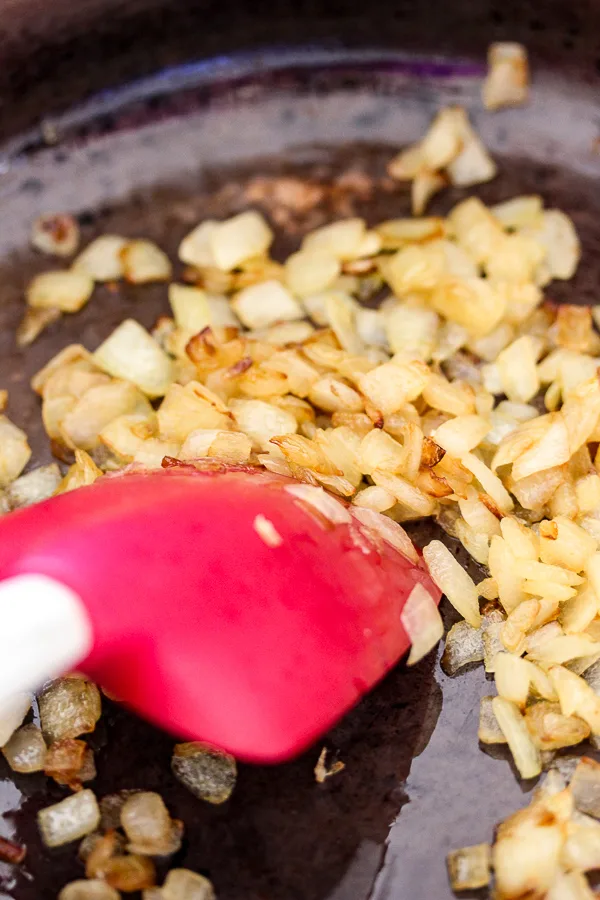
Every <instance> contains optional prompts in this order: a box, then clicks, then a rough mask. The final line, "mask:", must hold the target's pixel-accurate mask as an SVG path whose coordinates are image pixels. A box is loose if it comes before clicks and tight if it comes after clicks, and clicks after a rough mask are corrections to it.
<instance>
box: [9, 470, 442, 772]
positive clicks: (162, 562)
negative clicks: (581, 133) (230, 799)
mask: <svg viewBox="0 0 600 900" xmlns="http://www.w3.org/2000/svg"><path fill="white" fill-rule="evenodd" d="M296 484H297V483H295V482H291V481H290V480H289V479H284V478H280V477H278V476H273V475H269V474H264V473H261V474H257V473H255V472H253V471H252V470H227V471H218V472H213V473H206V472H198V471H197V470H196V469H194V468H193V467H191V466H190V467H185V468H174V469H170V470H169V469H167V470H162V471H158V472H152V473H147V474H146V473H139V474H135V473H133V474H128V475H125V476H119V477H104V478H102V479H101V480H100V481H98V482H97V483H96V484H95V485H93V486H91V487H89V488H83V489H81V490H78V491H73V492H71V493H68V494H64V495H61V496H59V497H55V498H53V499H51V500H49V501H47V502H46V503H42V504H39V505H38V506H35V507H31V508H29V509H28V510H24V511H23V512H22V513H18V514H15V515H14V516H11V517H8V519H9V520H12V521H10V522H9V521H8V520H7V521H6V526H8V525H10V529H9V528H8V527H7V529H6V532H5V534H4V536H5V540H2V538H3V531H2V528H3V526H4V522H1V523H0V576H2V577H6V576H8V575H14V574H18V573H20V572H38V573H42V574H46V575H50V576H52V577H54V578H57V579H59V580H61V581H63V582H64V583H65V584H67V585H68V586H70V587H72V588H73V589H74V590H75V591H77V593H78V594H79V595H80V596H81V597H82V599H83V602H84V604H85V606H86V608H87V610H88V613H89V616H90V619H91V621H92V625H93V631H94V636H95V639H94V646H93V649H92V651H91V653H90V654H89V656H88V658H87V659H85V660H82V662H81V666H79V668H80V669H81V670H82V671H84V672H85V673H87V674H88V675H89V676H90V677H91V678H93V679H94V680H96V681H98V682H99V683H100V684H102V685H103V686H105V687H106V688H107V689H108V690H109V691H110V692H112V693H114V694H115V695H116V696H118V697H120V698H121V699H122V700H123V701H124V702H125V703H127V704H128V705H129V706H131V707H132V708H134V709H135V710H137V711H138V712H139V713H141V714H142V715H144V716H146V717H147V718H149V719H151V720H153V721H154V722H156V723H158V724H160V725H162V726H164V727H165V728H167V729H169V730H171V731H172V732H174V733H175V734H177V735H178V736H181V737H187V738H192V739H198V740H204V741H207V742H209V743H212V744H214V745H216V746H219V747H222V748H224V749H226V750H228V751H230V752H231V753H233V754H234V755H235V756H237V757H239V758H242V759H247V760H255V761H263V762H266V761H270V762H271V761H278V760H282V759H284V758H287V757H289V756H291V755H293V754H294V753H297V752H299V751H300V750H301V749H303V748H304V747H305V746H306V745H307V744H309V743H310V742H311V741H313V740H314V739H315V738H316V737H317V736H318V735H319V734H320V733H322V732H323V731H325V730H326V729H327V728H329V727H330V726H331V725H332V724H333V723H334V722H335V721H336V720H337V719H338V718H339V717H340V716H341V715H342V714H343V713H344V712H345V711H346V710H347V709H349V708H350V707H351V706H352V705H353V704H354V703H355V702H356V701H357V700H358V699H359V697H360V696H361V695H362V694H363V693H365V692H366V691H368V690H369V689H370V688H371V687H372V686H373V685H374V684H375V683H376V682H377V681H378V680H379V679H380V678H381V677H382V676H383V675H384V674H385V672H386V671H387V670H388V669H389V668H390V667H391V666H393V665H394V664H395V663H396V662H397V661H398V659H399V658H400V657H401V655H402V654H403V653H404V651H405V650H406V649H407V647H408V645H409V640H408V638H407V635H406V633H405V632H404V629H403V627H402V625H401V622H400V613H401V610H402V606H403V604H404V602H405V601H406V598H407V597H408V595H409V594H410V591H411V590H412V588H413V587H414V585H415V584H416V583H417V582H421V583H422V584H423V585H424V586H425V587H426V588H427V590H429V591H430V593H431V594H432V595H433V596H434V597H435V598H436V599H439V592H438V591H437V589H436V588H435V587H434V585H433V583H432V582H431V580H430V578H429V576H428V575H427V573H426V571H425V569H424V567H423V566H422V564H418V565H415V564H414V562H411V561H409V560H408V559H407V558H406V557H405V556H404V555H402V554H401V553H399V552H398V551H397V550H396V549H395V548H394V547H392V546H391V544H390V543H388V542H387V541H386V540H383V539H381V538H378V537H377V536H376V534H375V533H374V532H373V531H372V530H371V529H367V528H365V527H364V526H363V525H362V524H360V523H359V522H358V520H356V519H355V518H354V517H353V515H352V513H351V512H350V510H349V509H348V508H347V507H346V505H345V504H344V503H342V502H338V501H337V500H334V501H333V502H334V503H335V504H336V505H337V506H336V508H337V509H338V510H339V515H337V516H336V515H333V516H328V515H327V514H323V512H322V511H320V510H319V509H318V508H317V507H316V506H315V504H314V503H311V502H306V499H301V498H299V497H298V496H297V494H296V493H294V492H292V491H290V490H289V488H290V487H291V486H293V485H296ZM314 490H317V491H318V490H319V489H316V488H315V489H314ZM326 496H328V495H326ZM315 499H317V500H318V495H315ZM318 505H319V504H318V502H317V506H318ZM332 518H333V519H336V518H337V519H338V520H339V521H337V522H334V521H332Z"/></svg>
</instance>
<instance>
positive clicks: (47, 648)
mask: <svg viewBox="0 0 600 900" xmlns="http://www.w3.org/2000/svg"><path fill="white" fill-rule="evenodd" d="M92 640H93V636H92V628H91V624H90V621H89V618H88V615H87V613H86V611H85V607H84V606H83V604H82V602H81V600H80V598H79V596H78V595H77V594H76V593H75V591H73V590H71V588H69V587H67V586H66V585H64V584H62V583H61V582H60V581H57V580H56V579H55V578H49V577H48V576H47V575H34V574H26V575H15V576H13V577H12V578H7V579H5V580H4V581H0V710H1V709H2V707H3V706H4V705H5V704H6V703H7V702H8V701H10V698H11V697H13V696H14V695H15V694H17V693H19V692H20V691H33V690H36V689H37V688H39V687H40V686H41V685H42V684H43V682H44V681H46V679H48V678H55V677H56V676H58V675H61V674H63V673H64V672H68V671H69V670H70V669H71V668H73V667H74V666H76V665H77V664H78V663H79V662H81V661H82V660H83V659H85V657H86V656H87V654H88V653H89V651H90V649H91V646H92Z"/></svg>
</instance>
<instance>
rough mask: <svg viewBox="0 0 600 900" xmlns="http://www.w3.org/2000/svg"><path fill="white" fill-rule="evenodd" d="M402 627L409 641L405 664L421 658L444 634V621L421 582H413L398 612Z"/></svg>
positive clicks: (413, 662) (415, 661)
mask: <svg viewBox="0 0 600 900" xmlns="http://www.w3.org/2000/svg"><path fill="white" fill-rule="evenodd" d="M400 621H401V623H402V627H403V628H404V630H405V631H406V634H407V636H408V637H409V638H410V641H411V645H412V646H411V648H410V653H409V655H408V659H407V665H409V666H412V665H414V664H415V663H417V662H419V660H421V659H423V657H424V656H426V655H427V654H428V653H429V652H430V651H431V650H433V648H434V647H435V646H436V645H437V643H438V642H439V641H440V639H441V638H442V636H443V634H444V623H443V622H442V617H441V616H440V612H439V610H438V608H437V604H436V602H435V600H434V599H433V597H432V596H431V594H430V593H429V591H428V590H426V589H425V588H424V587H423V585H422V584H419V583H417V584H415V586H414V587H413V589H412V591H411V592H410V594H409V595H408V598H407V600H406V603H405V604H404V607H403V609H402V612H401V613H400Z"/></svg>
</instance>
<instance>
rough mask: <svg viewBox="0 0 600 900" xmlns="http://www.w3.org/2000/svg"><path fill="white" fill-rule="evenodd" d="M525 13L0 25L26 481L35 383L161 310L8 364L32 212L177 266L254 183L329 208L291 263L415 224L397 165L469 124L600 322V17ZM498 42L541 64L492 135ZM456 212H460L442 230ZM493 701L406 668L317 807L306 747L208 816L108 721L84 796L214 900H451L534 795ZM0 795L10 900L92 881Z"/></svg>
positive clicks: (10, 305) (157, 306)
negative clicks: (483, 731) (434, 127)
mask: <svg viewBox="0 0 600 900" xmlns="http://www.w3.org/2000/svg"><path fill="white" fill-rule="evenodd" d="M523 6H524V5H521V4H516V3H515V4H506V3H505V4H502V5H500V4H498V5H497V6H494V5H492V4H486V3H477V4H470V3H464V2H462V3H458V4H457V3H453V4H451V5H450V4H448V5H446V4H444V3H442V2H440V3H434V4H431V3H429V4H427V5H425V4H421V5H420V6H419V5H418V4H417V3H414V5H413V3H409V2H396V3H393V4H377V3H375V4H373V3H371V4H369V6H368V9H367V8H364V7H362V6H361V7H359V6H358V4H352V3H349V2H348V0H338V2H337V3H334V2H333V0H330V2H328V3H325V4H321V5H320V10H319V11H318V12H317V11H316V9H314V10H313V9H312V8H311V6H310V5H309V4H297V3H296V4H294V5H293V7H292V6H291V5H290V6H289V7H288V5H287V4H285V3H283V2H282V0H278V2H276V3H269V4H264V5H262V4H259V3H257V2H254V3H252V4H248V6H247V7H245V6H242V7H238V5H237V4H234V3H227V2H223V0H220V2H219V3H218V4H217V3H216V2H215V3H213V4H212V5H211V4H206V3H205V4H202V5H198V6H193V7H190V6H189V5H188V4H184V3H179V2H174V3H170V4H163V3H161V2H158V0H157V2H154V3H151V2H147V0H137V3H126V4H119V3H118V2H117V0H112V2H108V0H106V2H95V3H91V2H90V3H83V4H82V3H80V4H78V5H77V6H75V5H72V4H69V3H67V2H66V0H65V2H62V0H61V2H58V0H55V2H54V3H53V4H52V18H51V19H49V18H48V14H47V13H46V12H45V11H44V10H45V7H43V6H42V5H41V3H40V4H39V5H38V3H37V0H36V2H34V0H18V2H15V3H14V5H13V6H12V7H11V9H10V15H9V11H8V10H5V11H4V12H0V26H1V28H2V29H3V36H2V41H3V43H2V48H3V51H4V53H3V56H4V60H3V66H2V67H0V83H2V88H3V91H2V101H3V103H2V106H1V107H0V131H1V134H2V137H3V141H4V143H3V147H2V148H0V198H1V206H0V210H1V211H2V219H1V226H0V254H1V261H0V292H1V296H0V386H2V387H8V388H9V389H10V392H11V405H10V410H9V412H10V415H11V417H13V418H14V420H15V421H17V422H18V423H19V424H21V425H23V426H24V427H25V428H26V429H27V431H28V433H29V434H30V435H31V440H32V445H33V447H34V456H35V459H34V460H33V463H34V464H39V463H40V462H45V461H48V460H49V452H48V448H47V444H46V441H45V440H44V438H43V435H42V432H41V429H40V424H39V408H38V401H37V399H36V398H35V397H34V395H33V394H32V392H31V391H30V389H29V387H28V380H29V377H30V376H31V374H32V373H33V372H34V371H35V370H36V369H37V368H39V367H40V366H41V365H42V364H43V363H44V362H45V361H46V360H47V359H48V358H49V357H50V356H51V355H52V354H53V353H55V352H56V351H57V350H58V349H60V348H61V347H63V346H65V345H66V344H67V343H70V342H72V341H75V340H77V341H81V342H82V343H84V344H86V346H89V347H90V348H93V347H94V346H96V345H97V344H98V343H99V341H100V340H102V339H103V338H104V337H105V336H106V335H107V334H108V333H109V332H110V331H111V330H112V329H113V328H114V326H115V325H116V324H117V323H118V322H120V321H121V320H122V319H123V318H125V317H126V316H127V315H134V316H135V317H136V318H139V319H140V320H141V321H142V322H144V324H146V325H151V324H152V323H153V321H154V320H155V319H156V317H157V316H158V315H159V314H161V313H164V312H166V311H167V304H166V295H165V290H164V287H161V286H158V287H148V288H143V289H142V288H135V289H134V288H128V287H124V288H123V289H122V290H120V292H119V293H118V294H113V293H111V292H110V291H109V290H108V289H101V290H99V291H97V293H96V295H95V297H94V299H93V301H92V302H91V303H90V304H89V306H88V307H87V308H86V309H84V310H83V311H82V312H81V313H79V314H78V315H76V316H72V317H66V318H65V320H64V321H63V322H61V323H59V324H57V325H56V326H54V327H53V328H51V329H50V330H49V331H48V332H47V333H46V334H45V335H44V336H43V337H42V338H41V339H40V340H39V341H38V342H36V344H34V345H33V347H31V348H29V350H28V351H27V352H26V353H25V354H21V353H19V352H17V351H16V350H15V348H14V329H15V326H16V324H17V323H18V321H19V318H20V315H21V313H22V290H23V286H24V284H25V283H26V281H27V280H28V279H29V278H30V277H31V275H32V273H34V272H35V271H39V270H41V269H42V268H44V267H47V265H48V263H47V261H45V260H42V259H40V258H39V257H36V256H34V255H33V254H31V253H30V252H29V251H28V250H27V246H26V245H27V231H28V227H29V223H30V222H31V219H32V218H33V217H34V216H35V215H37V214H39V213H41V212H43V211H64V210H71V211H74V212H76V213H77V214H78V215H79V218H80V221H81V223H82V226H83V230H84V235H85V238H86V239H89V238H90V237H91V236H93V235H94V234H96V233H100V232H106V231H108V230H112V231H116V232H118V233H123V234H126V235H132V236H133V235H148V236H150V237H154V238H155V239H157V240H158V241H159V242H160V243H161V245H162V246H164V247H165V248H167V249H168V250H169V251H170V252H171V253H172V254H173V257H174V250H175V248H176V247H177V244H178V242H179V240H180V238H181V236H182V235H183V234H184V233H185V231H186V230H189V228H190V227H191V225H192V224H194V223H195V222H196V221H198V220H199V219H200V218H201V217H203V216H208V215H228V214H230V213H232V212H235V211H236V210H238V209H240V208H242V207H244V205H245V204H246V203H247V199H248V195H249V194H248V191H249V190H251V187H252V185H253V184H254V185H255V182H253V179H254V178H255V176H256V175H264V174H268V175H270V176H276V175H277V174H278V173H283V172H292V173H294V174H295V175H297V176H298V177H301V178H304V179H308V180H309V181H311V183H318V184H320V185H322V187H323V194H322V201H321V203H320V204H319V206H318V208H317V209H316V210H313V211H311V212H310V213H307V214H298V215H294V216H292V218H291V219H290V220H288V221H287V223H286V230H285V233H284V235H283V236H282V237H281V238H280V239H279V243H278V246H277V248H276V250H277V252H279V253H281V252H285V251H287V250H289V248H290V247H292V246H294V245H295V243H296V242H297V241H298V239H299V236H300V234H301V232H302V230H303V229H305V228H311V227H314V226H315V225H316V224H319V222H320V221H324V220H325V219H328V218H330V217H332V216H343V215H349V214H353V213H358V214H361V215H365V216H367V218H369V219H370V220H372V221H376V220H380V219H382V218H384V217H389V216H391V215H403V214H406V213H407V211H408V198H407V194H406V191H405V189H404V188H392V187H391V186H390V185H389V183H388V182H387V179H386V177H385V163H386V161H387V160H388V159H389V157H390V154H391V152H392V150H393V149H394V148H396V147H397V146H399V145H400V144H402V143H405V142H407V141H410V140H414V139H415V138H416V137H418V136H419V135H420V134H421V133H422V132H423V130H424V128H425V126H426V123H427V122H428V120H429V118H430V116H431V114H432V112H433V111H434V110H435V109H436V108H437V107H438V106H439V105H441V104H442V103H447V102H460V103H463V104H464V105H466V106H467V107H468V108H469V110H470V111H471V114H472V116H473V118H474V120H475V123H476V126H477V128H478V130H479V131H480V132H481V134H482V135H483V137H484V139H485V140H486V143H487V144H488V145H489V146H490V147H491V149H492V150H493V152H494V154H495V155H496V156H497V158H498V159H499V161H500V162H501V170H502V174H501V176H500V177H499V178H498V179H497V180H496V181H495V182H494V183H492V184H491V185H487V186H485V187H484V188H483V189H482V190H481V191H480V192H479V193H480V195H481V196H482V197H483V199H484V200H486V201H494V200H498V199H503V198H506V197H509V196H511V195H513V194H514V193H517V192H524V191H529V192H532V191H536V192H540V193H542V194H543V195H544V197H545V199H546V201H547V202H548V203H550V204H551V203H555V204H556V205H558V206H560V207H561V208H563V209H565V210H566V211H567V212H569V213H570V214H571V215H572V216H573V218H574V220H575V222H576V224H577V227H578V230H579V232H580V234H581V237H582V240H583V245H584V257H583V264H582V266H581V267H580V271H579V273H578V275H577V277H576V278H575V279H574V280H573V281H572V282H570V283H568V284H559V285H552V286H551V287H550V288H549V292H548V293H549V296H550V297H551V299H555V300H559V301H564V300H569V301H570V302H597V285H598V283H599V280H600V279H599V276H600V254H599V253H598V250H599V248H600V224H599V223H600V195H599V192H598V190H597V187H596V184H597V178H598V175H599V174H600V156H599V155H598V138H599V136H600V115H599V114H600V109H599V106H598V103H597V99H596V94H597V88H598V84H597V82H598V61H597V57H598V48H597V46H596V44H595V42H596V41H597V40H598V39H597V37H596V35H598V34H600V30H599V29H598V27H597V26H598V25H599V24H600V11H599V10H600V7H597V6H595V5H590V4H583V3H579V4H577V3H569V4H566V3H565V4H563V3H554V4H552V5H549V4H548V5H540V4H537V5H536V11H535V13H533V12H531V11H530V12H527V11H526V10H525V9H524V8H523ZM334 37H335V38H336V42H335V44H333V43H332V39H333V38H334ZM508 38H510V39H517V40H522V41H524V42H525V43H526V44H527V45H528V47H529V49H530V54H531V59H532V64H533V70H534V76H535V78H534V91H533V102H532V104H531V106H530V107H529V108H528V109H526V110H520V111H506V112H502V113H498V114H496V115H490V114H486V113H484V112H483V111H482V110H481V107H480V103H479V89H480V82H481V76H482V73H483V71H484V59H485V49H486V46H487V44H488V43H489V41H491V40H495V39H508ZM267 48H270V49H267ZM273 48H275V49H273ZM166 65H169V66H170V68H168V69H167V70H165V69H164V67H165V66H166ZM152 72H154V73H156V72H158V74H155V75H154V76H152V77H150V73H152ZM146 76H148V77H146ZM131 79H134V80H133V81H131ZM140 79H141V80H140ZM2 80H3V82H2ZM125 83H128V86H127V87H122V85H123V84H125ZM108 89H110V90H108ZM461 196H463V195H462V194H461V193H460V192H458V191H455V192H452V193H448V194H446V195H444V196H443V197H441V198H439V200H438V201H436V204H435V205H434V207H433V210H434V211H438V212H444V211H445V210H446V209H447V208H448V207H449V206H450V205H451V204H452V203H454V202H456V200H457V199H459V198H460V197H461ZM267 211H268V212H269V213H274V214H275V215H277V209H273V208H272V207H270V208H269V209H268V210H267ZM174 258H175V257H174ZM432 530H433V527H432V526H429V525H428V526H423V527H421V528H419V529H417V534H416V537H417V538H418V539H420V540H426V539H429V538H430V537H431V536H432ZM456 552H457V553H458V554H459V556H461V559H464V554H462V555H461V551H460V550H459V549H456ZM446 614H447V615H450V614H449V613H448V611H446ZM198 690H199V691H201V690H202V686H201V685H199V686H198ZM490 690H491V685H489V684H487V683H486V681H485V677H484V675H483V673H482V671H481V669H477V670H474V671H471V672H467V673H466V674H464V675H462V676H460V677H458V678H456V679H448V678H446V677H445V676H444V675H443V673H442V672H441V670H440V668H439V663H438V661H437V659H436V658H435V657H434V655H430V657H428V658H427V659H425V660H423V662H422V663H421V664H420V665H419V666H417V667H416V668H415V669H413V670H407V669H405V667H404V666H402V665H401V666H399V667H398V668H397V669H396V670H395V671H394V672H393V673H392V674H391V675H390V676H389V677H388V678H387V679H386V680H385V681H384V682H383V683H382V684H381V685H380V686H379V687H378V689H377V690H375V691H374V692H373V693H372V694H371V695H370V696H369V697H368V698H366V699H365V700H364V701H363V702H362V703H361V704H360V705H359V706H358V707H357V709H355V710H354V711H353V712H352V713H351V714H350V715H349V716H347V717H346V719H345V720H344V721H343V722H342V723H340V725H339V726H338V727H337V728H335V729H334V730H333V732H331V734H329V735H328V736H327V738H326V739H325V741H324V742H323V743H324V744H325V745H326V746H328V747H329V748H330V749H331V750H332V751H334V752H337V754H338V755H339V758H340V759H342V760H343V761H344V763H345V764H346V768H345V770H344V772H343V773H342V774H340V775H338V776H336V777H335V778H333V779H331V780H330V781H328V782H327V783H325V784H324V785H317V784H316V783H315V781H314V778H313V773H312V769H313V767H314V764H315V762H316V759H317V756H318V754H319V751H320V748H321V744H319V745H318V746H316V747H315V748H313V749H312V750H310V751H309V752H307V753H306V754H305V755H304V756H303V757H302V758H301V759H299V760H297V761H295V762H293V763H290V764H288V765H285V766H280V767H277V768H271V769H268V768H250V767H242V768H241V771H240V777H239V783H238V786H237V788H236V791H235V793H234V795H233V797H232V799H231V800H230V801H229V802H228V803H227V804H225V805H224V806H222V807H210V806H208V805H206V804H201V803H200V802H198V801H196V800H195V799H194V798H193V797H192V796H191V795H189V794H188V793H187V792H186V791H185V790H184V789H183V788H182V787H180V786H179V785H178V784H177V783H176V782H175V781H174V779H173V778H172V776H171V774H170V771H169V759H170V755H171V748H172V745H173V739H172V738H171V737H169V736H166V735H164V734H162V733H160V732H158V731H156V730H155V729H153V728H151V727H150V726H148V725H145V724H144V723H141V722H140V721H138V720H137V719H134V718H133V717H131V716H129V715H128V714H127V713H125V712H124V711H123V710H120V709H118V708H117V707H116V706H113V705H111V704H109V703H108V702H107V703H106V707H107V711H106V714H105V716H104V717H103V719H102V721H101V725H100V727H99V729H98V730H97V731H96V733H95V734H94V735H93V736H92V738H91V743H92V744H93V746H94V748H95V749H96V757H97V764H98V772H99V774H98V779H97V781H96V782H95V783H94V789H95V790H96V791H97V793H98V795H99V796H102V795H103V794H105V793H108V792H111V791H114V790H118V789H121V788H131V787H138V788H146V789H151V790H158V791H159V792H160V793H161V794H162V795H163V797H164V798H165V800H166V802H167V804H168V806H169V808H170V810H171V812H172V814H173V815H174V816H176V817H178V818H181V819H183V820H184V821H185V824H186V841H185V844H184V848H183V850H182V852H181V854H179V856H178V857H177V858H176V859H175V860H174V864H180V865H185V866H189V867H190V868H192V869H196V870H198V871H201V872H204V873H206V874H208V875H209V876H210V877H211V878H212V879H213V881H214V883H215V886H216V888H217V892H218V895H219V897H220V898H221V900H326V898H327V900H366V898H368V897H370V898H374V900H391V898H394V900H409V898H410V900H415V898H428V900H448V898H449V897H450V891H449V888H448V886H447V880H446V874H445V865H444V857H445V854H446V852H447V851H448V850H449V849H451V848H453V847H459V846H462V845H465V844H470V843H477V842H480V841H483V840H489V839H490V838H491V835H492V829H493V825H494V823H495V822H497V821H499V820H500V819H501V818H503V817H504V816H506V815H507V814H508V813H509V812H511V811H512V810H514V809H516V808H517V807H518V806H520V805H521V804H522V803H523V800H524V797H523V792H524V791H529V790H531V788H532V787H533V786H534V785H532V784H531V783H526V784H523V783H519V782H518V781H517V779H516V777H515V773H514V770H512V767H511V765H510V764H509V762H508V760H507V758H506V756H505V755H504V754H503V753H500V758H499V759H493V758H491V757H490V756H489V755H487V754H486V753H484V752H483V751H482V750H481V749H480V748H479V747H478V745H477V737H476V733H477V709H478V705H479V698H480V696H482V695H483V694H486V693H489V692H490ZM0 777H1V778H2V782H1V783H0V803H1V804H2V811H3V812H4V816H3V819H2V823H1V825H0V831H1V833H2V834H5V835H7V836H10V837H13V838H16V839H19V840H23V841H25V842H26V843H27V844H28V846H29V854H28V857H27V860H26V862H25V864H24V865H23V866H22V867H21V868H20V869H18V870H14V869H10V868H9V867H7V866H0V888H1V890H2V892H3V893H2V894H1V896H4V897H12V898H14V900H29V898H32V900H33V898H37V900H46V898H48V900H50V898H54V897H55V896H56V894H57V893H58V890H59V889H60V887H61V886H62V885H63V884H65V883H66V882H67V881H68V880H70V879H72V878H75V877H80V876H81V873H82V867H81V865H80V864H79V863H78V862H77V860H76V853H75V848H73V847H66V848H63V849H61V850H59V851H55V852H52V853H50V852H48V851H46V850H43V848H42V847H41V844H40V842H39V839H38V836H37V830H36V826H35V812H36V810H37V809H38V808H39V807H40V806H43V805H47V804H48V803H51V802H55V801H56V800H58V799H60V797H61V796H63V791H62V789H60V788H58V787H52V786H50V785H49V784H48V782H47V780H46V779H45V778H44V777H42V776H15V777H13V776H12V775H11V774H10V773H9V771H8V769H7V768H6V767H3V765H2V767H1V768H0Z"/></svg>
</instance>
